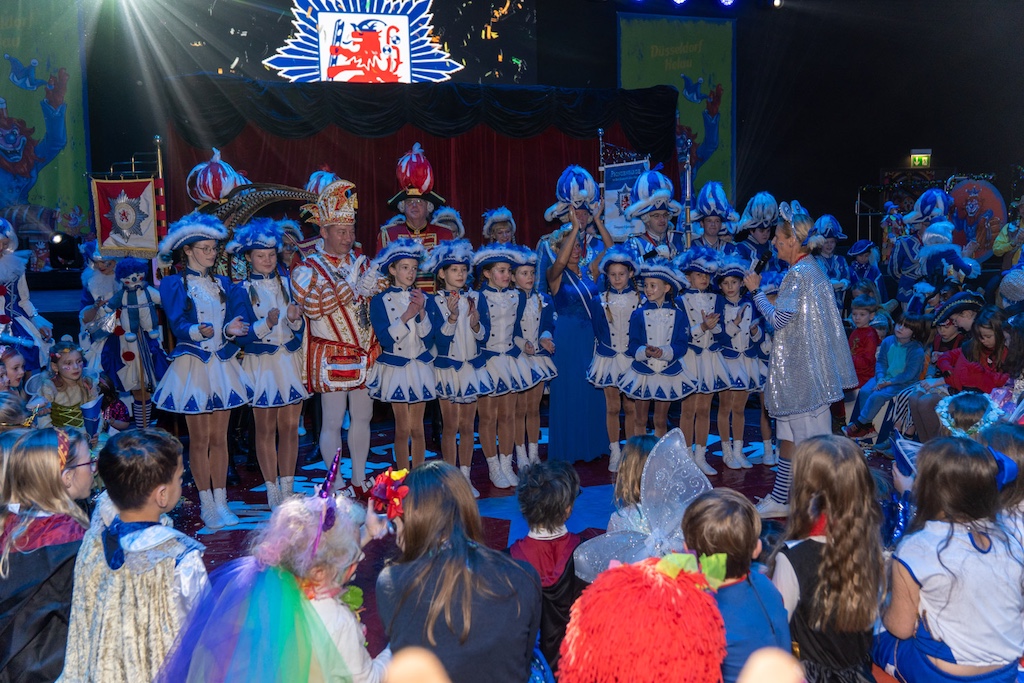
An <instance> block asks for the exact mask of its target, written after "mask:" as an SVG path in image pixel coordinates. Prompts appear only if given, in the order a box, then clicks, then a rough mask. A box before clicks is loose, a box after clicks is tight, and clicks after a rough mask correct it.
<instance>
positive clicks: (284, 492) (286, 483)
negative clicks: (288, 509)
mask: <svg viewBox="0 0 1024 683" xmlns="http://www.w3.org/2000/svg"><path fill="white" fill-rule="evenodd" d="M277 486H278V491H279V493H280V494H281V502H282V503H283V502H284V501H285V500H287V499H288V498H289V497H291V496H292V495H294V494H295V477H278V479H277Z"/></svg>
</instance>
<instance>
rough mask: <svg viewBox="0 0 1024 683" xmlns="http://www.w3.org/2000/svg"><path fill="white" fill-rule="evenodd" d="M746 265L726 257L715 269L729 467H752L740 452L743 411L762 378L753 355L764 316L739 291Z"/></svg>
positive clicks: (722, 424) (721, 410)
mask: <svg viewBox="0 0 1024 683" xmlns="http://www.w3.org/2000/svg"><path fill="white" fill-rule="evenodd" d="M749 267H750V266H749V263H745V262H744V261H743V260H742V259H739V258H737V257H728V258H726V259H725V260H724V261H723V262H722V266H721V268H719V270H718V287H719V289H720V290H721V292H722V296H721V299H720V303H721V305H722V312H721V315H722V322H723V323H724V324H723V326H722V327H723V330H722V333H721V334H720V335H719V338H718V342H719V346H720V348H721V353H722V362H723V363H724V364H725V369H726V372H727V373H728V374H729V380H730V381H729V387H728V388H727V389H725V390H724V391H721V392H719V394H718V435H719V437H720V438H721V440H722V461H723V462H724V463H725V466H726V467H728V468H729V469H732V470H737V469H750V468H751V467H753V465H751V464H750V461H748V460H747V458H746V456H744V455H743V427H744V424H745V420H744V414H743V413H744V410H745V409H746V406H747V397H748V396H749V395H750V392H751V391H755V390H757V389H759V388H760V387H762V386H763V385H764V382H765V378H763V377H762V376H761V373H762V366H761V364H760V363H759V362H758V360H757V358H756V354H757V346H758V344H760V343H761V336H762V335H763V334H764V332H763V331H762V324H763V318H762V317H761V314H760V313H759V312H758V310H757V307H756V306H754V302H753V301H752V300H751V299H750V296H749V295H747V294H745V293H743V291H742V287H743V276H744V275H746V274H747V270H748V269H749ZM730 423H731V432H730Z"/></svg>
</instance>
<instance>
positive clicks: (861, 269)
mask: <svg viewBox="0 0 1024 683" xmlns="http://www.w3.org/2000/svg"><path fill="white" fill-rule="evenodd" d="M846 255H847V256H848V257H849V258H850V259H852V260H851V261H850V264H849V265H850V288H851V290H852V289H853V287H854V286H855V285H856V284H857V283H858V282H862V281H867V282H870V283H871V284H873V285H874V286H875V290H876V294H877V295H878V301H885V300H886V299H888V297H887V296H886V295H885V293H886V289H885V279H884V278H883V277H882V271H880V270H879V269H878V247H876V246H875V243H874V242H872V241H871V240H857V241H856V242H854V243H853V246H851V247H850V250H849V251H848V252H846Z"/></svg>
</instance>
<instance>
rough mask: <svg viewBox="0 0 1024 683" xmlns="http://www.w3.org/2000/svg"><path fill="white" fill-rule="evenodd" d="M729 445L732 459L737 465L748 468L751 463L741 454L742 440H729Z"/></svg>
mask: <svg viewBox="0 0 1024 683" xmlns="http://www.w3.org/2000/svg"><path fill="white" fill-rule="evenodd" d="M729 446H730V447H731V448H732V459H733V462H735V463H736V464H737V465H739V466H740V467H742V468H743V469H745V470H749V469H750V468H751V467H753V465H752V464H751V463H750V461H749V460H747V456H745V455H743V442H742V441H730V442H729Z"/></svg>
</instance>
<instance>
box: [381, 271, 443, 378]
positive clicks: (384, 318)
mask: <svg viewBox="0 0 1024 683" xmlns="http://www.w3.org/2000/svg"><path fill="white" fill-rule="evenodd" d="M404 291H405V290H403V289H399V288H398V287H388V288H387V289H385V290H384V291H383V292H381V293H380V294H377V295H376V296H374V297H373V298H372V299H370V325H372V326H373V331H374V333H375V334H376V335H377V341H379V342H380V349H381V354H380V356H378V357H377V362H378V363H383V364H384V365H390V366H392V367H396V368H401V367H404V366H405V365H408V364H409V361H410V360H412V359H411V358H405V357H402V356H399V355H397V354H396V353H395V352H394V351H395V344H396V343H397V342H396V340H395V338H394V337H393V336H391V325H392V324H394V323H393V322H392V320H391V318H389V317H388V311H387V306H386V303H385V301H384V298H385V297H386V296H388V295H389V294H397V293H401V292H404ZM428 298H429V295H428ZM417 317H418V316H417ZM413 320H416V318H413V319H411V320H410V321H409V322H412V321H413ZM430 337H431V333H430V331H428V332H427V334H426V335H425V336H421V337H420V339H422V340H423V345H424V346H425V347H429V346H430ZM416 360H418V361H421V362H423V363H430V362H431V360H432V357H431V355H430V351H427V350H424V351H423V353H421V354H420V355H419V356H417V358H416Z"/></svg>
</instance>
